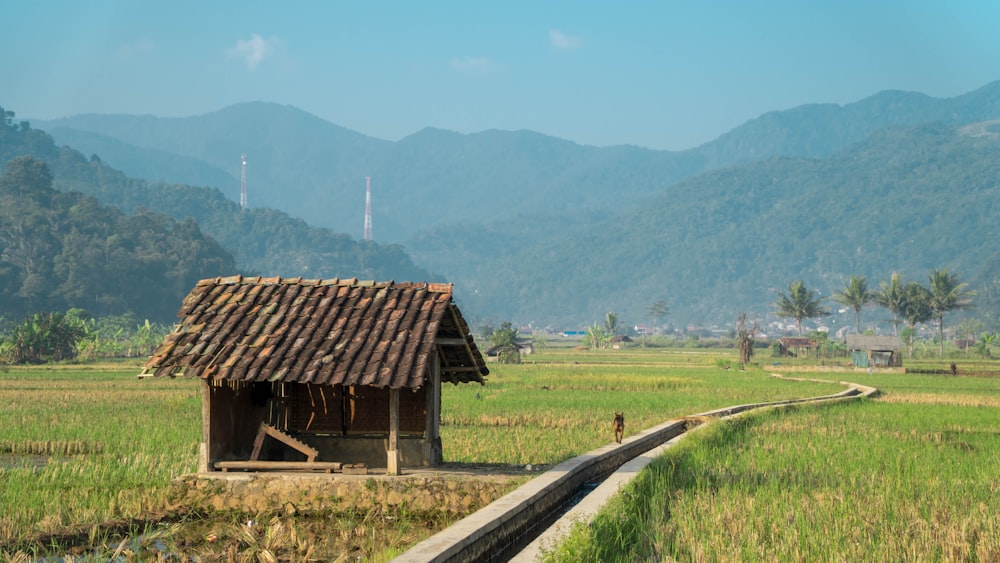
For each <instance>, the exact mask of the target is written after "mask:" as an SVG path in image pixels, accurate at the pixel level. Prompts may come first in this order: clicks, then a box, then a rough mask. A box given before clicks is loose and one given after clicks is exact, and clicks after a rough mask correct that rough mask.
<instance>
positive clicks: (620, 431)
mask: <svg viewBox="0 0 1000 563" xmlns="http://www.w3.org/2000/svg"><path fill="white" fill-rule="evenodd" d="M611 428H612V429H613V430H614V431H615V442H618V443H619V444H621V443H622V436H623V435H624V434H625V415H624V414H622V413H620V412H616V413H615V421H614V422H613V423H612V424H611Z"/></svg>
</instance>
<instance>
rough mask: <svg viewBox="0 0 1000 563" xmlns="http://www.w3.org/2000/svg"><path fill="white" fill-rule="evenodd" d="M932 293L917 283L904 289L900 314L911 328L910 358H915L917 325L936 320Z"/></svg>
mask: <svg viewBox="0 0 1000 563" xmlns="http://www.w3.org/2000/svg"><path fill="white" fill-rule="evenodd" d="M930 301H931V292H930V291H928V290H927V288H926V287H924V286H922V285H920V284H919V283H917V282H910V283H908V284H906V286H904V287H903V300H902V303H901V305H900V309H899V310H900V314H901V315H902V316H903V318H904V319H906V323H907V324H908V325H909V326H910V334H909V339H908V342H907V345H908V347H909V349H910V357H911V358H912V357H913V333H914V332H916V329H917V325H918V324H920V323H925V322H927V321H929V320H931V319H932V318H934V311H933V310H932V309H931V305H930Z"/></svg>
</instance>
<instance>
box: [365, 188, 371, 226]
mask: <svg viewBox="0 0 1000 563" xmlns="http://www.w3.org/2000/svg"><path fill="white" fill-rule="evenodd" d="M365 240H372V177H371V176H365Z"/></svg>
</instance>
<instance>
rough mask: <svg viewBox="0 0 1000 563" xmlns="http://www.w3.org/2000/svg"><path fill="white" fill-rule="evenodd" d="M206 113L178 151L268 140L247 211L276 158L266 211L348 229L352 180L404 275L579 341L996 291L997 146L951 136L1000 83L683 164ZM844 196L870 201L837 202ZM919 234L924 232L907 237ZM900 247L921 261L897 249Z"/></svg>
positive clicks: (803, 111)
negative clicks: (904, 285) (628, 324)
mask: <svg viewBox="0 0 1000 563" xmlns="http://www.w3.org/2000/svg"><path fill="white" fill-rule="evenodd" d="M275 108H279V110H280V111H272V110H275ZM230 110H232V111H230ZM210 115H211V116H212V125H211V127H209V126H201V127H200V128H198V127H194V126H193V125H192V124H191V123H190V122H185V124H184V127H185V128H186V129H184V130H185V131H188V132H191V133H190V134H197V135H203V136H202V137H199V139H198V141H197V143H190V144H189V146H188V148H189V149H190V148H191V146H194V145H196V144H201V145H205V146H207V145H209V144H211V145H212V146H213V147H215V149H214V152H212V154H213V155H215V156H213V158H219V155H226V158H230V160H232V158H231V157H230V156H229V155H231V154H233V152H234V151H235V153H236V154H238V152H239V150H238V149H236V146H237V145H238V144H239V143H236V142H235V139H234V136H233V129H239V127H236V126H234V125H231V124H232V120H233V119H234V118H235V119H236V120H237V122H238V123H239V124H240V127H242V126H243V125H242V123H243V122H244V121H247V120H251V119H253V118H254V117H257V118H259V119H257V123H256V125H255V127H256V129H254V130H253V131H250V132H251V133H253V135H254V138H253V142H259V138H267V139H271V140H272V141H273V143H272V144H271V145H270V150H271V152H270V154H263V155H261V156H257V157H255V156H253V154H251V156H250V162H251V164H250V165H249V168H250V169H251V173H250V177H251V180H250V181H249V182H250V184H251V189H250V194H251V195H250V199H251V205H255V204H258V205H259V204H261V203H257V201H258V200H259V199H263V197H262V196H261V195H260V194H259V193H258V192H257V191H255V190H257V189H259V187H258V186H259V182H260V179H259V176H258V175H259V174H261V173H263V172H262V171H261V170H260V169H261V168H263V169H268V168H269V167H271V165H272V162H278V161H279V160H280V161H281V163H280V164H274V169H280V170H282V171H284V174H285V176H284V177H283V178H281V179H279V180H275V181H277V182H280V185H281V186H282V188H281V190H278V191H280V192H281V195H282V197H280V198H277V199H280V200H281V201H280V202H279V203H280V204H281V205H279V206H280V207H282V208H285V207H284V205H286V204H289V203H295V204H296V205H297V206H298V207H299V208H303V209H304V211H303V212H302V213H301V214H299V215H300V216H302V217H304V218H306V220H307V221H309V222H314V223H316V224H322V225H332V226H333V228H334V229H335V230H340V231H344V232H349V233H350V232H355V233H360V231H361V225H362V210H363V185H364V184H363V176H364V175H368V174H371V175H372V176H374V185H375V188H374V189H375V194H374V196H373V199H374V209H375V216H374V225H375V234H376V239H379V238H380V237H385V238H388V239H389V240H393V237H394V236H395V237H397V240H398V237H402V236H404V235H406V236H408V239H407V240H408V242H407V247H408V249H409V251H410V253H411V255H413V256H414V257H415V259H416V261H417V263H420V264H421V265H423V266H424V267H426V268H428V269H430V270H431V271H436V272H441V273H442V274H444V275H445V276H446V277H447V278H448V279H449V280H450V281H454V282H456V283H457V284H459V286H460V287H462V290H460V291H459V292H458V295H459V297H460V299H461V300H463V301H464V302H465V303H466V305H467V306H468V307H469V308H470V310H469V313H471V314H472V315H474V316H481V317H487V318H495V319H499V318H511V319H515V320H518V321H525V322H527V321H531V320H535V321H537V322H540V323H547V322H559V323H570V324H574V323H575V324H577V325H579V324H580V323H589V322H591V321H593V320H595V319H598V318H601V317H602V316H603V313H604V312H606V311H607V310H616V311H619V312H621V313H622V314H623V315H626V316H625V318H626V319H628V320H632V321H636V322H638V321H639V320H640V319H641V318H642V316H643V314H644V311H645V308H646V307H648V305H649V303H651V302H653V301H655V300H657V299H666V300H667V301H668V302H669V303H670V304H671V308H672V310H673V311H674V320H675V321H678V322H687V321H696V322H710V323H715V322H722V321H724V320H726V319H728V318H729V317H732V316H733V311H735V310H736V309H739V310H754V311H764V310H766V309H768V307H767V305H768V304H769V302H770V301H771V300H772V299H773V289H774V288H776V287H784V286H785V285H787V283H788V282H789V281H792V280H793V279H798V278H805V279H806V281H807V283H815V284H816V285H817V286H818V289H820V290H821V291H825V292H829V291H832V290H834V289H836V288H837V287H839V284H840V283H842V280H841V278H846V277H847V276H848V275H851V274H864V275H869V276H870V278H872V282H873V284H874V283H876V282H877V279H880V278H884V277H887V276H888V275H889V273H891V271H897V270H898V271H902V272H903V273H904V274H905V275H907V276H911V277H912V278H913V279H920V280H922V279H923V277H924V276H925V275H926V273H927V272H926V270H929V269H931V268H937V267H949V268H952V269H953V270H955V271H958V272H960V273H961V274H962V275H963V276H964V277H965V279H968V280H969V281H970V282H974V283H975V284H977V287H978V288H982V289H985V288H988V287H990V284H995V283H996V268H995V266H993V267H991V266H987V264H991V263H992V264H994V265H995V264H997V263H1000V257H997V256H995V250H993V249H992V248H991V247H990V246H988V245H987V246H983V245H982V244H979V243H972V244H970V243H969V242H968V241H970V240H975V239H976V238H977V237H978V236H979V235H980V234H981V231H983V230H987V227H989V226H990V225H992V223H993V220H992V218H991V216H990V215H989V214H987V213H983V211H984V210H986V209H994V208H995V206H996V195H995V194H996V193H997V191H998V190H997V189H996V184H995V180H990V179H995V178H997V177H998V176H997V175H996V174H995V170H993V169H992V167H993V166H994V165H993V164H991V162H990V161H991V159H992V160H996V159H995V154H994V152H993V151H995V150H996V147H995V146H994V145H993V144H992V143H994V142H995V139H994V138H993V137H992V136H990V135H985V136H982V137H980V138H974V137H973V135H972V132H975V131H979V132H980V133H981V132H982V131H985V132H987V133H988V132H989V131H990V128H989V126H988V125H982V126H976V127H973V128H972V129H968V130H967V131H970V133H966V134H956V127H957V126H962V125H967V124H969V123H973V122H979V121H983V120H990V119H997V118H1000V82H995V83H992V84H989V85H987V86H984V87H983V88H980V89H978V90H976V91H974V92H970V93H968V94H965V95H962V96H957V97H954V98H949V99H936V98H931V97H929V96H925V95H923V94H917V93H909V92H895V91H890V92H882V93H879V94H876V95H874V96H871V97H869V98H866V99H864V100H860V101H858V102H855V103H852V104H845V105H843V106H840V105H836V104H813V105H807V106H801V107H798V108H793V109H791V110H787V111H781V112H771V113H768V114H765V115H762V116H761V117H759V118H757V119H754V120H750V121H749V122H747V123H746V124H744V125H743V126H741V127H738V128H737V129H734V130H733V131H731V132H729V133H727V134H726V135H723V136H722V137H720V138H719V139H717V140H715V141H712V142H710V143H706V144H705V145H702V146H700V147H696V148H694V149H690V150H687V151H681V152H667V151H652V150H647V149H642V148H638V147H631V146H615V147H603V148H602V147H592V146H581V145H578V144H576V143H572V142H570V141H565V140H561V139H555V138H552V137H548V136H545V135H542V134H539V133H534V132H531V131H513V132H510V131H496V130H493V131H484V132H481V133H473V134H459V133H454V132H450V131H444V130H440V129H433V128H427V129H423V130H421V131H418V132H416V133H414V134H413V135H411V136H409V137H406V138H404V139H402V140H400V141H398V142H395V143H392V142H388V141H381V140H377V139H372V138H370V137H365V136H363V135H361V134H359V133H354V132H350V131H347V130H344V129H342V128H338V127H337V126H330V124H326V125H322V124H319V125H317V124H315V123H313V122H314V121H316V118H314V117H312V116H310V115H309V114H306V113H305V112H300V111H298V110H294V108H287V107H283V106H277V105H275V104H259V103H258V104H241V105H240V106H234V108H227V109H226V110H222V111H220V112H216V113H215V114H210ZM275 115H284V116H287V117H286V118H280V117H275ZM203 117H208V116H203ZM198 119H201V118H184V120H195V121H197V120H198ZM275 121H278V122H281V125H280V126H277V125H273V124H274V122H275ZM123 123H125V121H118V120H114V124H115V127H123V126H124V125H123ZM928 123H937V124H938V125H920V124H928ZM227 124H229V125H227ZM268 124H272V125H268ZM310 124H311V125H310ZM307 126H308V127H314V129H305V128H306V127H307ZM887 126H891V128H889V129H886V127H887ZM196 130H198V131H202V132H201V133H195V131H196ZM248 131H249V130H247V131H243V132H244V133H247V132H248ZM980 133H976V134H980ZM145 134H146V135H151V133H149V132H146V133H145ZM213 135H219V136H218V137H214V136H213ZM258 137H259V138H258ZM302 139H309V140H310V142H302ZM329 139H335V141H329ZM976 139H978V140H976ZM293 141H294V142H293ZM328 141H329V142H328ZM245 142H249V141H245ZM977 143H978V144H977ZM218 147H224V150H220V149H219V148H218ZM259 148H260V149H261V150H265V148H266V147H264V146H260V147H259ZM249 153H250V151H248V154H249ZM310 155H311V156H310ZM316 155H327V156H329V158H324V159H319V158H318V156H316ZM801 157H807V158H801ZM255 158H256V160H255ZM283 159H285V160H283ZM317 159H318V160H319V166H318V168H317V167H315V166H314V165H316V164H317V162H316V161H317ZM956 163H962V166H964V168H960V167H956ZM942 170H947V171H948V175H942V172H941V171H942ZM697 174H701V175H700V176H698V175H697ZM970 174H971V175H972V176H970ZM272 175H273V173H272ZM315 177H323V178H324V180H325V183H323V184H321V186H322V187H316V185H315V184H313V183H311V182H313V181H314V180H312V179H310V178H315ZM984 179H985V180H984ZM930 180H933V184H928V183H927V182H928V181H930ZM990 181H993V182H994V183H992V184H990V183H989V182H990ZM963 182H964V183H963ZM984 182H985V183H984ZM914 186H919V187H920V190H921V191H919V192H916V193H913V194H908V192H907V191H906V190H907V189H914V188H913V187H914ZM969 190H976V191H969ZM223 191H224V192H225V193H226V194H227V197H231V198H234V199H235V197H237V195H238V193H236V191H235V190H223ZM949 191H950V192H953V193H954V194H956V195H957V196H958V197H956V200H957V201H959V202H961V208H962V212H961V213H957V214H956V215H959V216H961V217H962V221H960V222H957V223H955V224H954V225H949V224H948V215H946V214H944V213H943V212H942V209H948V208H949V206H948V204H947V201H948V200H947V198H948V197H949V194H948V192H949ZM901 194H906V195H905V196H904V195H901ZM838 197H839V198H841V199H838ZM878 198H883V200H882V201H881V202H880V201H879V199H878ZM857 199H862V200H866V201H870V202H873V203H872V204H871V205H868V206H861V207H859V206H857V205H854V204H851V205H845V204H844V203H843V200H846V201H849V202H850V201H854V200H857ZM965 208H970V209H971V210H972V211H971V212H969V211H967V210H965ZM809 210H822V213H815V214H814V215H810V214H809V213H807V212H808V211H809ZM292 213H295V212H294V211H292ZM295 214H298V213H295ZM928 225H929V226H930V230H931V231H933V232H934V233H935V234H936V235H937V236H934V237H929V238H921V237H920V236H917V237H910V236H908V230H911V229H912V230H915V231H916V232H918V233H921V232H924V231H926V230H927V228H928V227H926V226H928ZM950 231H955V232H957V233H959V235H952V234H950ZM407 233H410V234H409V235H407ZM993 236H995V234H994V235H993ZM911 239H912V240H914V241H920V242H919V243H917V242H914V243H910V244H911V245H912V244H916V245H917V246H918V247H920V248H917V249H916V250H914V247H912V246H909V247H908V246H907V245H906V244H905V243H904V242H900V241H904V240H906V241H908V240H911ZM970 253H973V254H978V255H979V259H972V258H971V257H970ZM858 256H862V257H864V258H858ZM900 256H902V258H899V257H900ZM873 257H875V258H873ZM876 260H877V262H878V264H875V263H874V262H873V261H876ZM647 297H648V299H647ZM647 301H648V302H647Z"/></svg>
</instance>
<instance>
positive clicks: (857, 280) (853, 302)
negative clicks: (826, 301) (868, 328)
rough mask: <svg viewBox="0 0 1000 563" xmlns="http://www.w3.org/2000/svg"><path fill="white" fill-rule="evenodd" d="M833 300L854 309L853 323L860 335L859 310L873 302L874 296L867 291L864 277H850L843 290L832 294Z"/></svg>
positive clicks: (866, 282) (866, 281)
mask: <svg viewBox="0 0 1000 563" xmlns="http://www.w3.org/2000/svg"><path fill="white" fill-rule="evenodd" d="M833 300H834V301H836V302H837V303H840V304H841V305H844V306H845V307H850V308H851V309H854V322H855V324H856V328H857V330H858V334H861V308H862V307H864V306H865V305H868V304H869V303H871V302H872V301H874V300H875V294H874V293H872V292H871V291H870V290H869V289H868V280H867V279H866V278H865V277H864V276H851V278H850V279H849V280H847V283H845V284H844V289H842V290H840V291H836V292H834V294H833Z"/></svg>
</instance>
